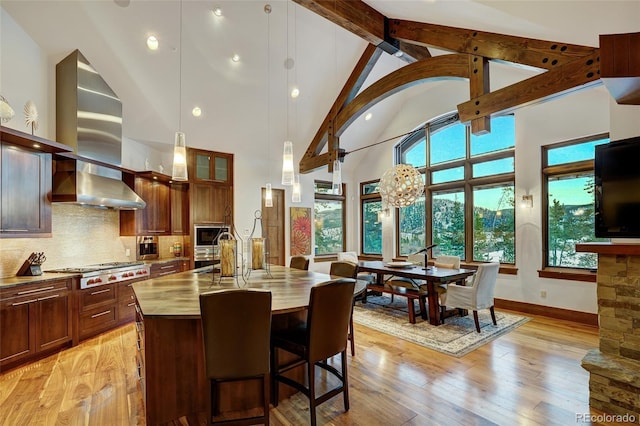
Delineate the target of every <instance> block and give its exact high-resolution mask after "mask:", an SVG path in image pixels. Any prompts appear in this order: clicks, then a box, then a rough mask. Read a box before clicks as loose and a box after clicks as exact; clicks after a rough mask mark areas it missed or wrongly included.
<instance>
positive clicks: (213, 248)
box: [193, 223, 229, 268]
mask: <svg viewBox="0 0 640 426" xmlns="http://www.w3.org/2000/svg"><path fill="white" fill-rule="evenodd" d="M223 232H229V226H228V225H224V224H222V223H200V224H195V225H194V226H193V260H194V264H195V267H196V268H201V267H203V266H208V265H213V264H215V263H217V262H218V261H219V252H218V238H219V237H220V234H222V233H223Z"/></svg>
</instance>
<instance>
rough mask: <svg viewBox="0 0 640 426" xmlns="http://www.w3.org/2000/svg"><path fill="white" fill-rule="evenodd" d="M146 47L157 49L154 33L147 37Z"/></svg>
mask: <svg viewBox="0 0 640 426" xmlns="http://www.w3.org/2000/svg"><path fill="white" fill-rule="evenodd" d="M147 47H148V48H149V50H158V39H157V38H156V36H154V35H150V36H149V37H147Z"/></svg>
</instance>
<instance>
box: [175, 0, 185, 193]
mask: <svg viewBox="0 0 640 426" xmlns="http://www.w3.org/2000/svg"><path fill="white" fill-rule="evenodd" d="M178 80H179V86H180V88H179V99H178V131H177V132H176V135H175V139H174V142H173V168H172V170H171V179H173V180H176V181H186V180H188V174H187V142H186V137H185V134H184V133H183V132H182V0H180V71H179V77H178Z"/></svg>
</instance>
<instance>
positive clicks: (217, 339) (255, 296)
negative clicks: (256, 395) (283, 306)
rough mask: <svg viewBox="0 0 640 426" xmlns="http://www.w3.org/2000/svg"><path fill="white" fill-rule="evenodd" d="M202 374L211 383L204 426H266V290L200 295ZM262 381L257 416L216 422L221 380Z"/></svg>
mask: <svg viewBox="0 0 640 426" xmlns="http://www.w3.org/2000/svg"><path fill="white" fill-rule="evenodd" d="M200 314H201V318H202V338H203V342H204V358H205V368H206V375H207V378H208V380H209V383H210V391H211V395H210V401H209V404H208V407H207V415H208V424H210V425H215V424H234V425H253V424H265V425H268V424H269V368H270V365H271V363H270V356H269V349H270V333H271V292H269V291H264V290H257V289H226V290H218V291H213V292H210V293H203V294H201V295H200ZM255 379H259V380H261V382H262V392H263V400H262V402H263V407H262V415H261V416H251V417H244V418H234V419H228V420H216V419H215V418H216V417H217V416H219V414H220V411H219V395H218V391H219V385H220V384H221V383H223V382H232V381H243V380H247V381H248V380H255Z"/></svg>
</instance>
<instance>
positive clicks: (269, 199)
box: [264, 183, 273, 207]
mask: <svg viewBox="0 0 640 426" xmlns="http://www.w3.org/2000/svg"><path fill="white" fill-rule="evenodd" d="M266 187H267V189H265V191H264V206H265V207H273V195H272V193H271V184H270V183H268V184H267V185H266Z"/></svg>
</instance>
